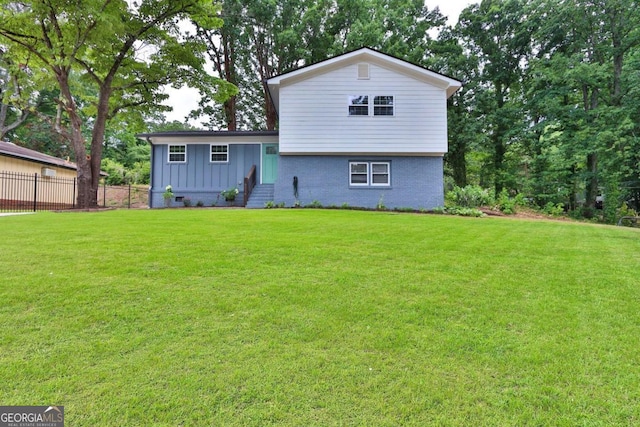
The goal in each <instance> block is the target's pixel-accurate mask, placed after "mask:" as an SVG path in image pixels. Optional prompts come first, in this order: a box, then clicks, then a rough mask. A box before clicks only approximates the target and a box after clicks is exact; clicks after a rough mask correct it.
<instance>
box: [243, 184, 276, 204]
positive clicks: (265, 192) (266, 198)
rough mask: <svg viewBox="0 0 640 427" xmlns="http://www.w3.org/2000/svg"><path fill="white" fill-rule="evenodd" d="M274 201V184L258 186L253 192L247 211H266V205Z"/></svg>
mask: <svg viewBox="0 0 640 427" xmlns="http://www.w3.org/2000/svg"><path fill="white" fill-rule="evenodd" d="M271 201H273V184H258V185H256V187H255V188H254V189H253V191H252V192H251V196H249V201H248V202H247V206H245V207H246V208H247V209H264V204H265V203H267V202H271Z"/></svg>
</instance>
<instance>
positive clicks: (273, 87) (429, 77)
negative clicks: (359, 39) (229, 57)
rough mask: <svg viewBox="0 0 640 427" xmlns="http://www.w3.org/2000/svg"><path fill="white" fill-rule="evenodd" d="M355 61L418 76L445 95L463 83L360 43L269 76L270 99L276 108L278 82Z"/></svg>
mask: <svg viewBox="0 0 640 427" xmlns="http://www.w3.org/2000/svg"><path fill="white" fill-rule="evenodd" d="M358 62H372V63H375V64H378V65H381V66H383V67H386V68H390V69H392V70H395V71H398V72H400V73H404V74H407V75H410V76H412V77H414V78H416V79H417V80H420V81H423V82H425V83H429V84H432V85H434V86H436V87H439V88H442V89H444V90H445V91H446V93H447V98H448V97H450V96H451V95H453V94H454V93H455V92H456V91H457V90H458V89H460V88H461V87H462V83H461V82H460V81H458V80H455V79H453V78H451V77H448V76H445V75H444V74H440V73H436V72H435V71H431V70H429V69H428V68H424V67H421V66H419V65H416V64H412V63H411V62H407V61H405V60H404V59H400V58H396V57H395V56H391V55H387V54H386V53H382V52H379V51H377V50H375V49H371V48H368V47H363V48H360V49H357V50H354V51H351V52H347V53H344V54H342V55H338V56H334V57H333V58H329V59H326V60H324V61H320V62H317V63H315V64H310V65H307V66H305V67H301V68H298V69H296V70H293V71H290V72H288V73H284V74H280V75H278V76H274V77H271V78H270V79H268V80H267V87H268V88H269V92H270V93H271V98H272V99H273V103H274V105H275V107H276V110H279V103H280V100H279V95H280V87H281V86H283V85H286V84H289V83H292V82H295V81H300V80H306V79H308V78H310V77H313V76H315V75H318V74H323V73H325V72H328V71H331V70H334V69H337V68H341V67H344V66H346V65H349V64H353V63H358Z"/></svg>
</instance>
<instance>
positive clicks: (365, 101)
mask: <svg viewBox="0 0 640 427" xmlns="http://www.w3.org/2000/svg"><path fill="white" fill-rule="evenodd" d="M349 115H350V116H368V115H369V97H368V96H367V95H350V96H349Z"/></svg>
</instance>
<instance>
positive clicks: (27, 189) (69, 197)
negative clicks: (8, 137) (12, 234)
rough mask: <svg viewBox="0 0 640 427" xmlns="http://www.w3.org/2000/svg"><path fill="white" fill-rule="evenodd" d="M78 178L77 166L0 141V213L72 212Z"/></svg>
mask: <svg viewBox="0 0 640 427" xmlns="http://www.w3.org/2000/svg"><path fill="white" fill-rule="evenodd" d="M100 175H101V176H103V177H104V176H107V174H106V173H105V172H102V171H101V172H100ZM76 176H77V166H76V164H75V163H73V162H70V161H69V160H64V159H59V158H57V157H53V156H50V155H48V154H44V153H40V152H38V151H35V150H31V149H29V148H25V147H21V146H19V145H16V144H13V143H11V142H6V141H0V210H24V209H28V210H47V209H67V208H71V207H73V206H75V198H76V188H77V186H76Z"/></svg>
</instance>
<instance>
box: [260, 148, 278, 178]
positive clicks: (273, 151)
mask: <svg viewBox="0 0 640 427" xmlns="http://www.w3.org/2000/svg"><path fill="white" fill-rule="evenodd" d="M277 176H278V144H262V183H263V184H273V183H274V182H276V177H277Z"/></svg>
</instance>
